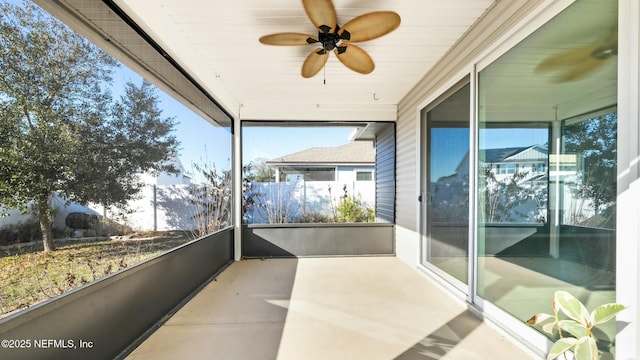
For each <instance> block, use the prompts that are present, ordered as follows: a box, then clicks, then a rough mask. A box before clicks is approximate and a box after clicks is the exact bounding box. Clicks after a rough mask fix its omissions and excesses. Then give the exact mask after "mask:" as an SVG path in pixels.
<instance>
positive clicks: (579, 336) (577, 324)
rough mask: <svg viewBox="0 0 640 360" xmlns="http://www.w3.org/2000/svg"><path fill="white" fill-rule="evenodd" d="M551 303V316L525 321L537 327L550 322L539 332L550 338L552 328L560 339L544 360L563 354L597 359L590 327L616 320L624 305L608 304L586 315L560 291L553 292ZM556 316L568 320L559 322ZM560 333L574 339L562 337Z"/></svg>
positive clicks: (546, 315)
mask: <svg viewBox="0 0 640 360" xmlns="http://www.w3.org/2000/svg"><path fill="white" fill-rule="evenodd" d="M552 304H553V306H552V308H553V311H554V315H549V314H544V313H540V314H536V315H534V316H533V317H532V318H531V319H529V320H527V324H529V325H531V326H536V325H540V324H542V323H545V322H547V321H548V320H551V319H553V321H552V322H550V323H546V324H544V325H543V326H542V330H543V331H544V332H546V333H548V334H549V335H553V331H554V329H556V328H557V330H558V335H559V336H560V339H559V340H558V341H556V342H555V343H554V344H553V346H551V349H550V350H549V353H548V354H547V360H552V359H555V358H557V357H558V356H560V355H562V354H564V353H566V352H572V353H573V354H574V357H575V359H576V360H597V359H598V344H597V343H596V339H595V338H594V337H593V328H594V327H595V326H596V325H599V324H602V323H605V322H607V321H609V320H611V319H613V318H615V316H616V315H617V314H618V313H619V312H620V311H622V310H624V309H625V307H624V306H623V305H620V304H615V303H609V304H604V305H600V306H598V307H596V308H595V309H594V310H593V311H592V312H591V313H589V311H588V310H587V308H586V307H585V306H584V305H583V304H582V302H580V300H578V299H577V298H576V297H575V296H573V295H571V294H570V293H568V292H566V291H562V290H559V291H556V292H555V295H554V297H553V302H552ZM559 313H562V314H563V315H565V316H566V317H567V318H568V319H563V320H560V318H559ZM563 333H568V334H570V335H571V336H573V337H563Z"/></svg>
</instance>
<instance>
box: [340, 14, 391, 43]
mask: <svg viewBox="0 0 640 360" xmlns="http://www.w3.org/2000/svg"><path fill="white" fill-rule="evenodd" d="M398 26H400V15H398V14H397V13H395V12H393V11H375V12H370V13H367V14H364V15H360V16H358V17H356V18H355V19H353V20H351V21H349V22H348V23H346V24H344V26H343V27H342V28H341V29H340V33H341V34H343V33H344V32H345V30H346V31H348V32H349V34H350V39H348V40H349V41H352V42H358V41H369V40H373V39H375V38H379V37H380V36H383V35H386V34H388V33H390V32H392V31H393V30H395V29H397V28H398Z"/></svg>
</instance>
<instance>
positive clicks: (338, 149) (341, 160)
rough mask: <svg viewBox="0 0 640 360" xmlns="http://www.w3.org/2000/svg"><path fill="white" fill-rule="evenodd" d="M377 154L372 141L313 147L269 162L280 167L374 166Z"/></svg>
mask: <svg viewBox="0 0 640 360" xmlns="http://www.w3.org/2000/svg"><path fill="white" fill-rule="evenodd" d="M375 157H376V152H375V149H374V147H373V143H372V142H371V141H353V142H350V143H348V144H345V145H340V146H335V147H313V148H310V149H306V150H302V151H299V152H296V153H293V154H288V155H284V156H281V157H277V158H275V159H271V160H268V161H267V162H266V163H267V164H269V165H271V166H278V165H289V166H290V165H303V164H304V165H310V164H316V165H329V164H331V165H345V164H354V165H355V164H363V165H373V164H374V163H375Z"/></svg>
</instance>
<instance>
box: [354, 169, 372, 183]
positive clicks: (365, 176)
mask: <svg viewBox="0 0 640 360" xmlns="http://www.w3.org/2000/svg"><path fill="white" fill-rule="evenodd" d="M356 180H357V181H371V180H373V173H372V172H371V171H358V172H357V173H356Z"/></svg>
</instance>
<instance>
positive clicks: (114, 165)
mask: <svg viewBox="0 0 640 360" xmlns="http://www.w3.org/2000/svg"><path fill="white" fill-rule="evenodd" d="M117 66H118V63H117V62H116V61H115V60H114V59H113V58H112V57H110V56H109V55H108V54H106V53H105V52H104V51H102V50H100V49H98V48H97V47H96V46H95V45H93V44H91V43H90V42H88V41H87V40H86V39H84V38H83V37H81V36H80V35H78V34H76V33H74V32H73V31H71V30H69V29H68V28H67V27H66V26H65V25H64V24H62V23H60V22H59V21H57V20H55V19H53V18H52V17H51V16H49V15H48V14H47V13H46V12H44V11H42V10H40V9H39V8H36V7H35V6H34V5H32V4H27V3H25V4H24V5H23V6H22V7H20V6H16V5H12V4H1V5H0V204H3V205H4V206H6V207H13V208H21V209H23V210H26V209H27V206H28V204H33V207H34V208H35V210H36V213H37V215H38V217H39V222H40V227H41V229H42V234H43V236H42V240H43V243H44V250H45V251H52V250H55V245H54V242H53V234H52V229H51V217H52V212H51V208H50V199H51V197H52V196H53V194H54V193H58V194H59V195H61V196H63V197H64V198H65V199H67V200H68V201H75V202H79V203H87V202H95V203H101V204H105V205H121V204H124V203H126V202H127V201H128V200H129V199H131V198H132V197H133V196H134V195H136V194H137V193H138V191H139V190H140V188H141V184H140V182H139V180H138V178H137V177H136V176H135V174H136V173H139V172H143V171H160V170H164V171H175V169H174V168H173V166H171V165H168V164H170V163H169V162H167V161H166V160H168V159H169V158H170V157H172V156H175V155H176V153H177V147H178V145H179V144H178V141H177V140H176V138H175V136H173V135H171V132H172V131H173V127H174V119H173V118H162V111H161V110H160V109H158V101H159V100H158V97H157V95H156V94H155V90H154V88H153V87H152V86H151V84H149V83H148V82H146V81H143V83H142V84H141V85H140V86H136V85H134V84H133V83H128V84H127V85H126V86H125V92H124V94H123V95H121V96H120V98H119V99H117V100H114V98H113V96H112V94H111V91H110V86H111V83H112V77H111V76H112V74H113V72H114V69H115V68H116V67H117Z"/></svg>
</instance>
